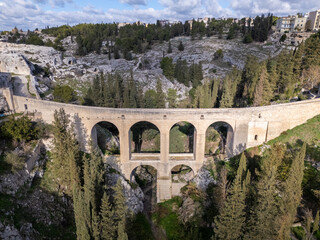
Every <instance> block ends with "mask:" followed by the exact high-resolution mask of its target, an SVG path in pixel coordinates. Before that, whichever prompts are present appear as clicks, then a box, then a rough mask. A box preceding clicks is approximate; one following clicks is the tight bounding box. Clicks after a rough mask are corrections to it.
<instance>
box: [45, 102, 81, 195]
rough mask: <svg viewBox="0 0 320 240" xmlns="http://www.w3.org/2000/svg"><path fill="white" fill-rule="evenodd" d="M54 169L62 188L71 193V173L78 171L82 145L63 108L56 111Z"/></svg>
mask: <svg viewBox="0 0 320 240" xmlns="http://www.w3.org/2000/svg"><path fill="white" fill-rule="evenodd" d="M51 156H52V169H53V174H54V176H55V178H56V182H57V185H58V186H59V188H61V189H60V190H62V191H67V193H70V189H71V186H72V178H71V176H75V175H76V174H75V173H73V174H70V173H72V172H73V171H76V169H77V166H78V165H79V162H80V158H81V156H80V147H79V144H78V142H77V139H76V135H75V132H74V129H73V127H72V125H71V123H70V120H69V116H68V115H67V114H66V113H65V111H64V109H63V108H61V109H59V110H58V111H57V110H56V111H55V112H54V121H53V149H52V155H51Z"/></svg>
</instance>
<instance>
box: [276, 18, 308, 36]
mask: <svg viewBox="0 0 320 240" xmlns="http://www.w3.org/2000/svg"><path fill="white" fill-rule="evenodd" d="M306 22H307V17H306V16H304V17H301V16H298V15H295V16H287V17H281V18H279V19H278V20H277V31H278V32H281V33H284V32H303V31H304V30H305V27H306Z"/></svg>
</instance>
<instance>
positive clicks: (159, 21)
mask: <svg viewBox="0 0 320 240" xmlns="http://www.w3.org/2000/svg"><path fill="white" fill-rule="evenodd" d="M169 24H170V22H169V20H157V25H160V26H161V27H165V26H167V25H169Z"/></svg>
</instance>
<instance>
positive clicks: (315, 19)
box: [308, 9, 320, 31]
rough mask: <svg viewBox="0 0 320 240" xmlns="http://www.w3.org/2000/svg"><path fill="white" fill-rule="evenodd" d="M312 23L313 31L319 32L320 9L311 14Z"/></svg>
mask: <svg viewBox="0 0 320 240" xmlns="http://www.w3.org/2000/svg"><path fill="white" fill-rule="evenodd" d="M308 20H310V23H311V29H312V30H313V31H318V30H319V29H320V9H318V10H317V11H313V12H310V13H309V19H308Z"/></svg>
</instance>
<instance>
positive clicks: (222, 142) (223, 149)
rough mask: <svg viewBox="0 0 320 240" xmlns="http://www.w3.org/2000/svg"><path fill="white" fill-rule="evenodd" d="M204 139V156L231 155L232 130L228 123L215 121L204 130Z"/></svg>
mask: <svg viewBox="0 0 320 240" xmlns="http://www.w3.org/2000/svg"><path fill="white" fill-rule="evenodd" d="M205 138H206V139H205V141H206V142H205V155H207V156H208V155H215V154H218V153H222V154H226V155H227V156H231V155H232V149H233V148H232V147H233V139H234V130H233V127H232V126H231V125H230V124H229V123H228V122H225V121H217V122H214V123H212V124H211V125H210V126H208V128H207V130H206V137H205ZM217 145H218V146H217Z"/></svg>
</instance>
